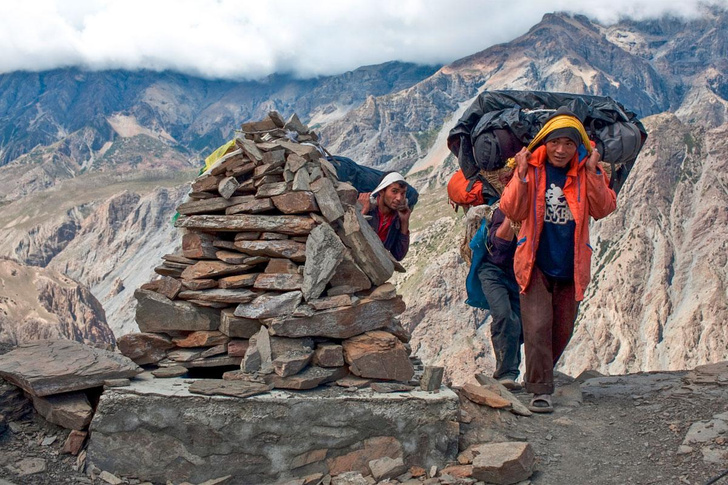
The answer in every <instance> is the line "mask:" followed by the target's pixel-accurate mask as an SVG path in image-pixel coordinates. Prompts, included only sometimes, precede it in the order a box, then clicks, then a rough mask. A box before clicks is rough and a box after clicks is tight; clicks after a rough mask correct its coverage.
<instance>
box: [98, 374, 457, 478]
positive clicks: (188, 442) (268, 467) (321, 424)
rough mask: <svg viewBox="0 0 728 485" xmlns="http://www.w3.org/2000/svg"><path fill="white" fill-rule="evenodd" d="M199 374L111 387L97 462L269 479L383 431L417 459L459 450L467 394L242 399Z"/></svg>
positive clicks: (441, 458) (321, 469)
mask: <svg viewBox="0 0 728 485" xmlns="http://www.w3.org/2000/svg"><path fill="white" fill-rule="evenodd" d="M191 382H193V380H191V379H155V380H146V381H135V382H134V383H133V384H132V386H131V387H126V388H116V389H109V390H107V391H105V392H104V394H103V396H102V397H101V401H100V403H99V406H98V409H97V412H96V415H95V417H94V420H93V422H92V423H91V437H90V441H89V447H88V460H89V462H90V463H91V464H93V465H95V466H97V467H98V468H100V469H101V470H106V471H109V472H111V473H114V474H116V475H120V476H127V477H137V478H140V479H144V480H151V481H154V482H162V483H166V481H167V480H172V481H173V482H175V483H176V482H180V481H185V480H187V481H191V482H194V483H199V482H202V481H205V480H208V479H211V478H216V477H221V476H225V475H233V477H234V478H233V480H231V482H230V483H235V484H261V483H272V482H275V481H277V480H280V479H283V478H288V477H296V476H305V475H308V474H311V473H328V472H329V467H330V466H332V465H333V463H334V461H333V460H334V459H335V458H336V457H342V456H343V455H347V454H351V453H352V452H356V450H359V449H362V447H363V442H364V441H365V440H367V439H371V438H375V437H387V438H393V440H392V441H394V440H396V442H398V443H399V444H400V445H401V450H402V457H403V459H404V462H405V464H406V465H408V466H412V465H418V466H422V467H426V468H427V467H430V466H432V465H438V466H442V465H443V464H444V463H445V462H446V461H448V460H454V459H455V457H456V454H457V442H458V431H459V428H458V423H457V412H458V400H457V397H456V395H455V394H454V393H453V392H452V391H450V390H448V389H446V388H442V389H441V391H440V392H438V393H430V392H424V391H412V392H407V393H396V394H378V393H375V392H373V391H371V390H358V391H356V392H347V391H344V390H343V389H342V388H338V387H328V388H324V389H319V390H313V391H305V392H295V393H294V392H282V391H273V392H270V393H267V394H263V395H259V396H255V397H250V398H245V399H240V398H232V397H223V396H211V397H207V396H197V395H193V394H190V393H189V392H187V387H188V386H189V384H190V383H191ZM396 442H395V444H396ZM397 447H399V445H397ZM338 463H339V466H340V463H341V461H339V462H338Z"/></svg>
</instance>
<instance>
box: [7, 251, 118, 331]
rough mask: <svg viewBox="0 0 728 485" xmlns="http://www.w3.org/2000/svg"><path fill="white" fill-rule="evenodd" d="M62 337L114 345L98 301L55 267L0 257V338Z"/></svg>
mask: <svg viewBox="0 0 728 485" xmlns="http://www.w3.org/2000/svg"><path fill="white" fill-rule="evenodd" d="M56 338H65V339H70V340H77V341H79V342H85V343H89V344H99V345H105V344H108V345H115V343H116V340H115V338H114V334H113V333H112V332H111V329H110V328H109V326H108V325H107V324H106V316H105V314H104V309H103V308H102V306H101V303H99V301H98V300H97V299H96V298H95V297H94V296H93V295H92V294H91V292H90V291H89V290H88V289H87V288H85V287H84V286H82V285H80V284H79V283H78V282H76V281H73V280H72V279H70V278H68V277H67V276H64V275H62V274H60V273H58V272H57V271H53V270H49V269H44V268H38V267H33V266H26V265H23V264H20V263H19V262H17V261H14V260H11V259H0V342H2V343H6V344H11V345H18V344H20V343H23V342H29V341H33V340H40V339H56Z"/></svg>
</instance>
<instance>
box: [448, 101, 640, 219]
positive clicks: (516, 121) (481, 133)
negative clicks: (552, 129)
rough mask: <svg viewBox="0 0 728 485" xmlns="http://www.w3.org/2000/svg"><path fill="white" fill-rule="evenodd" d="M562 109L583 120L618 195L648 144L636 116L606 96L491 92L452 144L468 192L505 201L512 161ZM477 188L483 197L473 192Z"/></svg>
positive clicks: (473, 196)
mask: <svg viewBox="0 0 728 485" xmlns="http://www.w3.org/2000/svg"><path fill="white" fill-rule="evenodd" d="M562 106H563V107H566V108H568V109H569V110H570V111H571V112H573V113H574V114H576V116H577V117H578V118H579V119H580V120H581V121H582V123H583V125H584V128H585V129H586V132H587V135H588V136H589V138H590V139H591V140H592V141H593V142H594V143H595V145H596V148H597V150H598V151H599V153H600V154H601V157H602V160H603V162H604V163H603V164H602V165H603V166H604V168H605V169H606V170H608V171H609V175H610V181H609V187H610V188H611V189H613V190H614V191H615V192H617V193H619V189H620V188H621V187H622V185H623V184H624V181H625V179H626V178H627V175H628V174H629V172H630V170H631V169H632V166H633V165H634V162H635V160H636V159H637V155H638V154H639V151H640V149H641V148H642V145H644V142H645V140H646V139H647V132H646V131H645V129H644V127H643V126H642V123H641V122H640V121H639V119H637V116H636V115H635V113H632V112H630V111H628V110H626V109H625V108H624V106H622V105H621V104H619V103H618V102H616V101H614V100H613V99H611V98H609V97H606V96H591V95H585V94H568V93H549V92H540V91H486V92H483V93H482V94H480V95H479V96H478V97H477V98H476V100H475V101H474V102H473V104H472V105H471V106H470V107H469V108H468V109H467V111H466V112H465V113H464V114H463V116H461V117H460V119H459V120H458V123H457V124H456V125H455V127H454V128H453V129H452V130H451V131H450V134H449V136H448V139H447V144H448V147H449V148H450V151H451V152H452V153H453V154H454V155H455V156H456V157H457V158H458V163H459V164H460V168H461V174H460V175H459V177H460V179H462V180H468V181H469V184H468V188H467V190H466V191H464V192H466V193H468V194H469V198H470V199H471V200H472V201H473V202H474V201H480V203H482V201H483V200H485V201H487V200H488V199H491V198H498V197H500V192H501V191H502V188H503V182H504V181H505V180H507V176H508V175H509V174H510V173H511V172H512V169H513V166H509V165H507V161H508V159H509V158H511V157H513V156H514V155H515V154H516V153H518V152H519V151H520V150H521V148H523V147H527V146H528V145H529V143H530V142H531V141H532V140H533V139H534V137H535V136H536V134H537V133H538V131H539V130H540V129H541V128H542V127H543V125H544V122H545V121H546V120H547V119H548V118H549V117H550V116H551V115H553V114H554V112H555V111H556V110H557V109H558V108H559V107H562ZM454 184H459V185H456V186H460V185H465V184H463V183H459V182H454ZM476 188H477V189H479V190H480V192H477V191H474V190H473V189H476ZM471 205H477V204H471Z"/></svg>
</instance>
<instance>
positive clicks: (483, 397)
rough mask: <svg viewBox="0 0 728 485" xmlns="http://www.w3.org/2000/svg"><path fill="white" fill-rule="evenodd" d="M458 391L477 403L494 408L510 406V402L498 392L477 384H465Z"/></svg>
mask: <svg viewBox="0 0 728 485" xmlns="http://www.w3.org/2000/svg"><path fill="white" fill-rule="evenodd" d="M460 392H461V393H462V394H463V395H464V396H465V397H467V398H468V399H470V400H471V401H473V402H474V403H477V404H482V405H485V406H490V407H492V408H496V409H500V408H507V407H510V406H511V402H510V401H509V400H508V399H504V398H502V397H501V395H500V394H498V393H496V392H494V391H491V390H490V389H487V388H485V387H482V386H479V385H477V384H465V385H464V386H463V387H462V389H461V390H460Z"/></svg>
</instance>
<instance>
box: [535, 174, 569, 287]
mask: <svg viewBox="0 0 728 485" xmlns="http://www.w3.org/2000/svg"><path fill="white" fill-rule="evenodd" d="M568 171H569V167H568V166H567V167H564V168H558V167H554V166H553V165H551V164H550V163H548V162H547V163H546V213H545V214H544V224H543V231H541V240H540V242H539V243H538V250H537V252H536V265H537V266H538V268H539V269H540V270H541V271H542V272H543V273H544V274H545V275H547V276H550V277H552V278H556V279H560V280H573V279H574V231H575V230H576V222H575V221H574V216H573V215H572V214H571V210H570V209H569V206H568V204H567V203H566V196H565V195H564V184H565V183H566V174H567V173H568Z"/></svg>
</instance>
